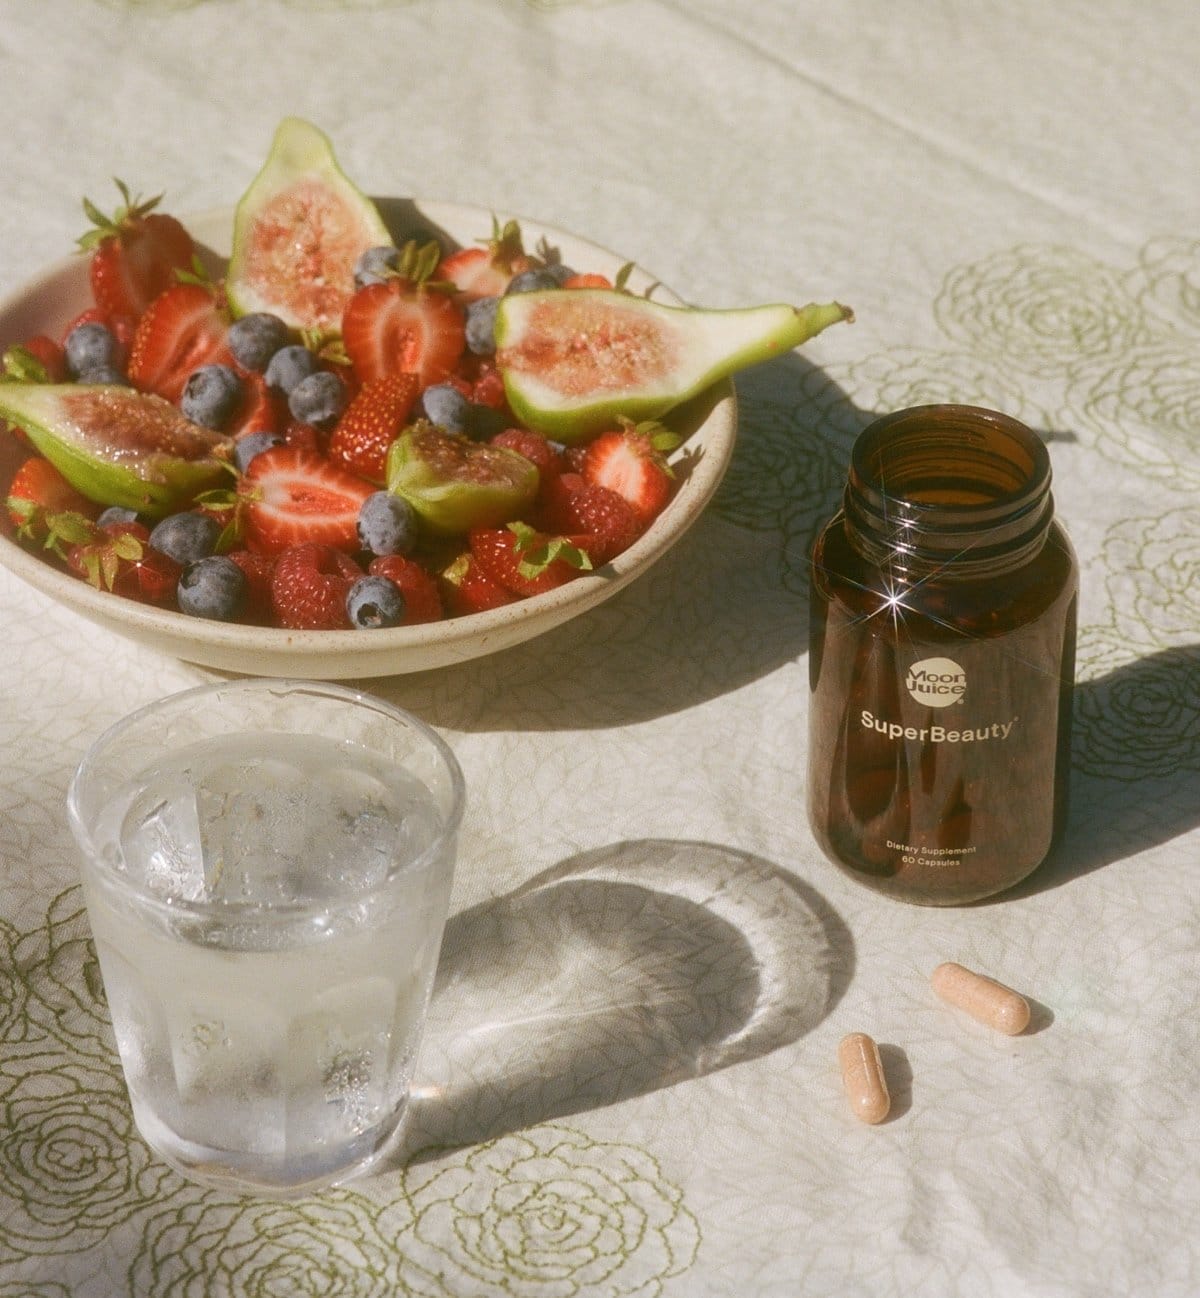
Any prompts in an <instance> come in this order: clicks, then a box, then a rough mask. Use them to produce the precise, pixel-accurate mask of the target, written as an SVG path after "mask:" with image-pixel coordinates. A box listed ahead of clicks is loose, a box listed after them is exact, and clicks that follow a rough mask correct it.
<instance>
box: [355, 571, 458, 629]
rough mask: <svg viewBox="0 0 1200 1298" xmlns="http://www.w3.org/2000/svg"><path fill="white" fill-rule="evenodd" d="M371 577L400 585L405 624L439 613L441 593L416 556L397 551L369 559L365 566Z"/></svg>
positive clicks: (434, 619) (428, 619)
mask: <svg viewBox="0 0 1200 1298" xmlns="http://www.w3.org/2000/svg"><path fill="white" fill-rule="evenodd" d="M367 572H369V573H370V574H371V576H372V577H386V578H387V579H388V580H389V581H390V582H393V583H394V584H395V585H396V586H398V587H399V588H400V593H401V594H402V595H403V596H404V604H405V613H404V621H403V624H402V625H404V626H416V625H417V624H418V623H420V622H437V621H440V619H441V617H442V597H441V595H440V594H439V593H438V588H437V582H436V581H435V580H434V579H433V577H432V576H430V574H429V573H428V572H426V571H425V569H424V568H422V567H421V565H420V564H419V563H418V562H417V561H416V560H415V559H406V558H405V557H404V556H403V555H400V554H384V555H380V556H379V558H377V559H372V560H371V563H370V565H369V566H368V568H367Z"/></svg>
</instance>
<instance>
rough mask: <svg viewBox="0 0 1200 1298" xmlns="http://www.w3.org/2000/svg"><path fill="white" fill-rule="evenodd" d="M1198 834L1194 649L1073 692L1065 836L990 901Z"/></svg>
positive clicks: (1131, 666) (1122, 669)
mask: <svg viewBox="0 0 1200 1298" xmlns="http://www.w3.org/2000/svg"><path fill="white" fill-rule="evenodd" d="M1197 825H1200V645H1183V646H1179V647H1176V648H1171V649H1163V650H1160V651H1158V652H1156V653H1151V654H1146V655H1144V656H1143V657H1141V658H1136V659H1134V660H1132V661H1131V662H1128V663H1124V664H1122V665H1121V666H1119V667H1116V668H1115V669H1114V670H1112V671H1110V672H1107V673H1105V674H1104V675H1103V676H1099V677H1096V678H1095V679H1094V680H1086V681H1081V682H1080V683H1079V684H1078V685H1077V686H1076V688H1075V706H1074V736H1073V743H1072V772H1071V802H1070V812H1069V814H1068V818H1067V826H1066V832H1065V833H1064V835H1063V839H1062V842H1061V844H1060V845H1059V847H1058V848H1057V849H1056V851H1055V852H1054V853H1053V854H1052V855H1051V857H1050V859H1049V860H1048V861H1047V862H1046V863H1045V864H1044V865H1042V866H1041V867H1040V868H1039V869H1038V870H1037V871H1035V872H1034V874H1032V875H1031V876H1030V877H1029V879H1028V880H1026V882H1025V883H1023V884H1020V885H1019V886H1018V887H1017V888H1015V889H1012V890H1010V891H1009V892H1006V893H1004V894H1002V895H1001V896H1000V897H997V898H996V899H995V900H997V901H1001V900H1008V899H1011V898H1013V897H1016V896H1028V895H1032V894H1034V893H1038V892H1044V891H1046V890H1048V889H1050V888H1056V887H1060V886H1061V885H1063V884H1065V883H1069V882H1071V881H1072V880H1073V879H1077V878H1080V877H1082V876H1083V875H1087V874H1090V873H1092V872H1093V871H1094V870H1098V869H1100V868H1101V867H1102V866H1105V865H1109V864H1111V863H1112V862H1114V861H1119V860H1123V859H1126V858H1128V857H1132V856H1135V855H1137V854H1138V853H1140V852H1144V851H1147V850H1149V849H1151V848H1154V847H1157V846H1160V845H1161V844H1163V843H1166V842H1169V841H1170V840H1171V839H1173V838H1176V837H1178V836H1179V835H1181V834H1184V833H1187V832H1188V831H1189V830H1191V829H1194V828H1195V827H1196V826H1197ZM984 904H986V903H984Z"/></svg>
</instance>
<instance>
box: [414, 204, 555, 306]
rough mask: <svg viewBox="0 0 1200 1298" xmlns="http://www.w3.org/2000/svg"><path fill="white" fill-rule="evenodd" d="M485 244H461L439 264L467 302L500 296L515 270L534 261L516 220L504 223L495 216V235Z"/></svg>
mask: <svg viewBox="0 0 1200 1298" xmlns="http://www.w3.org/2000/svg"><path fill="white" fill-rule="evenodd" d="M483 244H484V246H483V247H481V248H459V249H458V250H457V251H456V252H452V253H450V254H449V256H447V257H444V258H443V259H442V262H441V264H440V265H439V266H438V270H437V274H438V278H439V279H443V280H449V281H450V282H451V283H452V284H454V286H455V287H456V288H457V289H458V292H459V295H460V298H461V300H462V301H464V302H473V301H474V300H475V299H476V298H481V297H498V296H499V295H500V294H501V293H503V292H504V290H505V289H506V288H507V287H508V282H509V280H511V279H512V277H513V276H514V275H515V274H517V273H518V272H520V271H523V270H528V269H529V267H530V266H531V265H532V262H531V261H530V259H529V257H527V256H526V255H525V246H524V243H523V241H522V238H521V227H520V225H518V224H517V222H516V221H506V222H505V223H504V225H503V226H501V225H500V223H499V221H497V219H496V218H495V217H494V216H493V217H492V235H491V238H490V239H487V240H485V241H483Z"/></svg>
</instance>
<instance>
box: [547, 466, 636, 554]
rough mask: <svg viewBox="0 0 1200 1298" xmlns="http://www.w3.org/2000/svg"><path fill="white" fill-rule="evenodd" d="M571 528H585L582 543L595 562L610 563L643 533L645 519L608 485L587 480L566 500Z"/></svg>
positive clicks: (566, 511) (573, 529)
mask: <svg viewBox="0 0 1200 1298" xmlns="http://www.w3.org/2000/svg"><path fill="white" fill-rule="evenodd" d="M563 508H564V510H565V513H566V520H567V522H568V524H569V527H568V529H567V530H569V531H571V532H582V533H584V534H585V538H586V539H585V540H583V541H581V542H580V544H581V546H582V548H583V549H585V550H586V551H587V552H588V555H589V556H590V557H591V560H592V562H593V563H607V562H608V561H609V560H610V559H615V558H616V557H617V555H618V554H620V553H621V551H622V550H627V549H628V548H629V547H630V546H631V545H632V544H633V543H634V541H636V540H637V538H638V537H639V536H640V535H641V533H642V523H641V520H640V519H639V518H638V516H637V514H636V513H635V512H634V510H633V508H632V507H631V506H630V504H629V502H628V501H627V500H625V499H624V497H622V496H618V495H617V493H616V492H615V491H610V490H609V489H608V488H607V487H600V486H594V485H593V484H592V483H584V484H583V485H582V486H581V487H580V488H579V489H578V490H577V491H572V492H570V493H568V495H567V496H566V498H565V500H564V501H563Z"/></svg>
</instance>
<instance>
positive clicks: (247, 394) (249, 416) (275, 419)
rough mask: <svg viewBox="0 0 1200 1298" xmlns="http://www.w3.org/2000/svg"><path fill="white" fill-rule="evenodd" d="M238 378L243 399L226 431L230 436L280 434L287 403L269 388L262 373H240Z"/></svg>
mask: <svg viewBox="0 0 1200 1298" xmlns="http://www.w3.org/2000/svg"><path fill="white" fill-rule="evenodd" d="M238 377H239V378H240V379H241V381H242V399H241V402H240V404H239V406H238V409H237V412H236V413H235V414H234V416H233V421H232V422H231V424H230V426H229V427H228V428H227V429H226V430H225V431H226V432H227V433H228V434H229V436H230V437H243V436H245V435H246V434H248V433H277V432H279V430H280V428H281V427H282V426H283V423H284V415H285V410H286V404H285V402H284V401H282V400H281V399H280V397H279V396H278V395H276V393H274V392H272V391H271V389H270V388H269V387H267V381H266V379H265V378H263V376H262V375H261V374H255V373H252V372H250V371H245V372H242V371H239V374H238Z"/></svg>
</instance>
